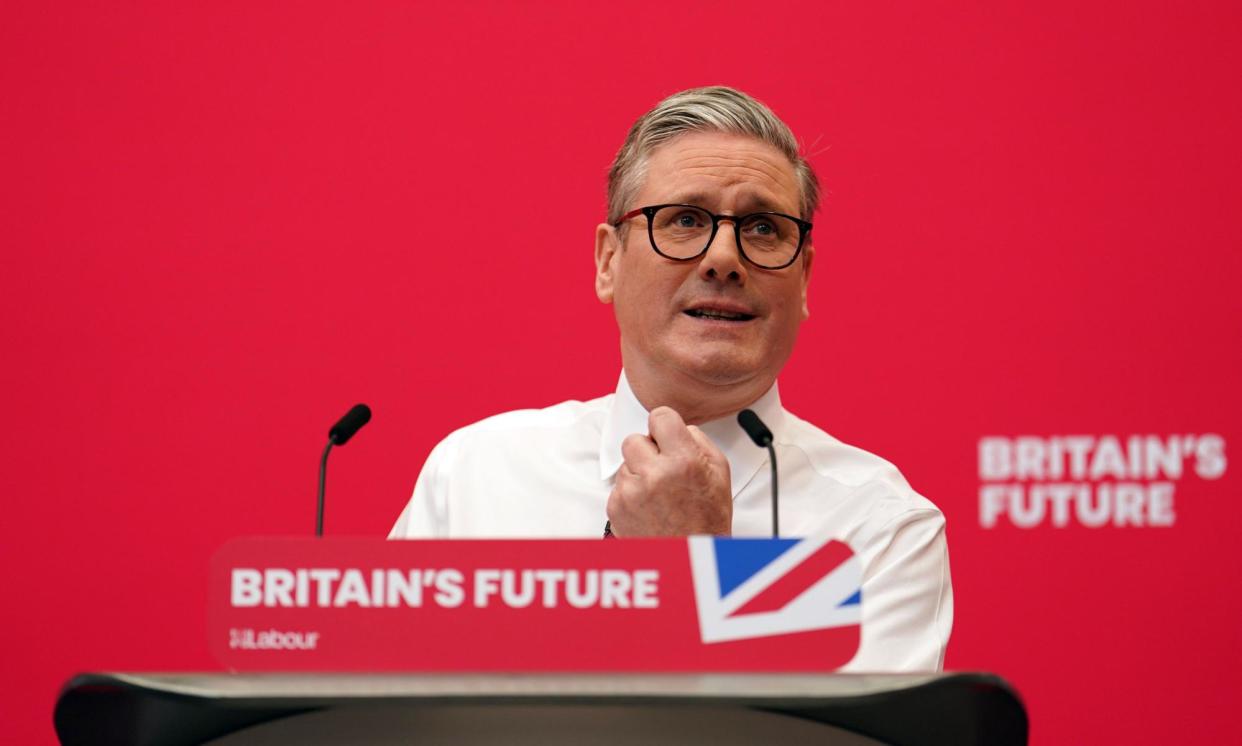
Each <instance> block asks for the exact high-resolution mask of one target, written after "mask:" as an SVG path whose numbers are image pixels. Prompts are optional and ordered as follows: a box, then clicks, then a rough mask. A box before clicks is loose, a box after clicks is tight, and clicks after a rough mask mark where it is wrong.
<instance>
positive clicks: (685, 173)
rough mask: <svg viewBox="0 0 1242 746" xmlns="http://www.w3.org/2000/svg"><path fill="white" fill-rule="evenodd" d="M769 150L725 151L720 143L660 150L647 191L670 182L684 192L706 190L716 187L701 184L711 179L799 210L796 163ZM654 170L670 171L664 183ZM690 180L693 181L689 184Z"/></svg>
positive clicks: (725, 187) (760, 201) (764, 201)
mask: <svg viewBox="0 0 1242 746" xmlns="http://www.w3.org/2000/svg"><path fill="white" fill-rule="evenodd" d="M766 151H767V149H766V148H755V149H754V150H753V151H750V152H746V153H741V154H731V153H721V152H720V150H719V148H718V147H707V146H699V147H695V146H689V147H686V146H683V147H682V149H681V150H679V151H664V152H662V153H656V154H655V155H654V157H653V158H652V160H651V163H650V166H652V167H653V168H651V169H650V170H648V173H647V176H648V178H647V180H646V181H647V183H646V184H645V186H644V191H648V190H650V189H659V188H660V187H662V186H667V187H669V188H670V190H672V191H675V192H676V193H680V194H690V193H699V194H704V193H707V192H710V191H714V189H710V188H708V189H705V188H703V187H702V186H701V185H702V183H703V182H704V181H708V182H715V184H716V185H718V186H715V189H719V190H722V191H726V192H727V191H730V190H731V189H732V188H733V187H742V188H743V190H742V195H741V196H742V198H743V200H744V201H748V202H753V203H757V204H765V205H770V206H774V207H777V208H780V209H785V210H787V211H788V210H794V211H796V210H797V205H798V199H799V197H798V195H799V191H798V185H797V179H796V177H795V176H794V174H793V167H792V164H789V163H788V159H787V158H785V156H784V154H782V153H778V152H766ZM653 172H666V173H665V174H662V175H663V178H662V179H661V180H660V181H661V182H662V183H661V184H660V185H656V184H655V183H653V182H652V180H651V178H650V177H651V176H653V175H655V174H653ZM687 181H689V182H692V183H689V184H687V183H686V182H687ZM693 182H698V184H695V183H693ZM747 187H749V189H747ZM746 192H751V194H746ZM781 195H786V196H787V198H788V199H782V198H781Z"/></svg>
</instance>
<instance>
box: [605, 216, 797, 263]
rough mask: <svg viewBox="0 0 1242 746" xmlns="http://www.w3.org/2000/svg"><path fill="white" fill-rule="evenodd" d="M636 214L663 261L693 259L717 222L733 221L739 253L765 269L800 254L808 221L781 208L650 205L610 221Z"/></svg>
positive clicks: (712, 234) (706, 243) (707, 242)
mask: <svg viewBox="0 0 1242 746" xmlns="http://www.w3.org/2000/svg"><path fill="white" fill-rule="evenodd" d="M639 215H645V216H647V237H648V238H649V239H651V248H653V249H655V252H656V253H657V254H659V255H660V256H662V257H664V258H666V259H673V260H676V261H679V262H684V261H689V260H690V259H697V258H698V257H700V256H702V255H703V254H705V253H706V252H707V248H708V247H709V246H711V245H712V241H714V240H715V239H716V231H717V230H719V229H720V221H722V220H728V221H729V222H731V223H733V236H734V238H735V239H736V240H737V251H738V253H739V254H741V255H742V257H743V258H745V259H746V261H748V262H750V263H751V264H753V265H755V266H756V267H761V268H763V269H784V268H785V267H788V266H789V265H791V264H793V263H794V260H795V259H797V258H798V254H800V253H801V252H802V244H803V243H804V242H805V241H806V237H807V234H808V233H810V232H811V224H810V223H808V222H806V221H805V220H799V219H798V218H795V217H793V216H792V215H785V214H783V213H779V212H752V213H750V214H748V215H715V214H713V213H710V212H708V211H707V210H704V209H703V208H702V207H698V206H696V205H650V206H648V207H640V208H638V209H637V210H631V211H630V212H627V213H626V214H624V215H622V216H621V219H620V220H618V221H617V222H616V223H614V224H613V225H615V226H617V227H620V226H621V224H622V223H624V222H625V221H627V220H629V219H630V218H635V217H638V216H639Z"/></svg>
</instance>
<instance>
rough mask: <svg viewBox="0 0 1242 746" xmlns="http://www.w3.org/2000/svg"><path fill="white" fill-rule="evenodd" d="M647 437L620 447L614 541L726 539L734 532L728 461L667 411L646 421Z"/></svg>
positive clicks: (611, 507)
mask: <svg viewBox="0 0 1242 746" xmlns="http://www.w3.org/2000/svg"><path fill="white" fill-rule="evenodd" d="M647 428H648V430H647V431H648V432H649V433H650V435H649V436H648V435H638V434H634V435H630V436H628V437H627V438H626V439H625V440H624V441H623V442H622V443H621V455H622V456H623V457H624V459H625V461H624V462H623V463H622V464H621V468H620V469H618V470H617V481H616V485H615V486H614V487H613V488H612V494H610V495H609V496H608V508H607V510H608V520H609V521H610V522H611V525H612V531H613V533H615V534H616V535H617V536H688V535H691V534H715V535H717V536H728V535H729V534H730V533H731V532H732V527H733V494H732V483H731V481H730V478H729V461H728V460H727V459H726V458H725V456H724V454H723V453H721V452H720V449H719V448H717V447H716V445H715V444H714V443H712V442H711V440H710V439H709V438H708V437H707V436H706V435H704V434H703V431H702V430H700V429H699V428H697V427H695V426H694V425H687V424H686V423H685V422H684V421H683V420H682V419H681V415H679V414H677V412H675V411H673V410H672V409H670V408H668V407H656V408H655V409H653V410H651V414H650V416H649V417H648V419H647Z"/></svg>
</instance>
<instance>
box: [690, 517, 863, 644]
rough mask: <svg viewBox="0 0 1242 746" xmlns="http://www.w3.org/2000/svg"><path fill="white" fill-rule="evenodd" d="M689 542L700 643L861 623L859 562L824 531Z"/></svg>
mask: <svg viewBox="0 0 1242 746" xmlns="http://www.w3.org/2000/svg"><path fill="white" fill-rule="evenodd" d="M689 542H690V565H691V568H692V571H693V573H694V592H695V600H696V602H697V606H698V612H699V631H700V633H701V634H702V639H703V642H704V643H716V642H724V641H728V640H744V639H749V638H755V637H768V636H771V635H780V634H788V633H792V632H809V631H812V630H821V629H831V628H835V627H848V626H858V625H860V624H861V623H862V590H861V584H862V566H861V564H860V563H859V561H858V558H857V557H855V556H854V554H853V553H852V552H851V551H850V550H849V547H847V546H846V545H844V544H842V543H841V542H839V541H833V540H831V539H829V538H827V537H819V538H809V539H718V538H714V537H710V536H695V537H691V538H690V539H689Z"/></svg>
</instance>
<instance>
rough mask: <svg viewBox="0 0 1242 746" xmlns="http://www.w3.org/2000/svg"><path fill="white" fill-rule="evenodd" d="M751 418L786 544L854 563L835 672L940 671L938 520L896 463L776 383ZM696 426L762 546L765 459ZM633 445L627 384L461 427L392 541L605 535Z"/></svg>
mask: <svg viewBox="0 0 1242 746" xmlns="http://www.w3.org/2000/svg"><path fill="white" fill-rule="evenodd" d="M751 409H753V410H754V411H755V412H756V413H757V414H758V415H759V417H760V418H761V419H762V420H763V422H764V423H765V424H766V425H767V426H768V427H769V428H770V429H771V430H772V434H773V436H774V443H775V446H776V452H777V465H778V469H779V471H780V474H779V477H780V530H781V531H780V532H781V536H782V537H785V536H788V537H798V536H808V535H811V534H822V533H824V532H831V533H832V535H833V536H834V537H836V538H839V539H841V540H842V541H844V542H846V543H847V544H849V546H850V547H851V548H852V549H853V550H854V552H855V554H857V555H858V556H859V558H860V559H861V560H862V564H863V586H862V588H863V590H862V598H863V604H862V608H863V625H862V641H861V645H860V647H859V651H858V654H857V655H856V656H855V657H854V659H853V660H852V661H850V663H849V664H848V665H847V666H846V667H845V668H843V669H842V670H843V671H850V672H860V671H886V672H887V671H938V670H940V669H941V668H942V667H943V665H944V651H945V646H946V645H947V643H948V640H949V631H950V629H951V627H952V626H953V590H952V585H951V583H950V580H949V556H948V548H947V545H946V543H945V534H944V516H943V515H941V513H940V511H939V510H938V509H937V508H936V506H935V505H933V504H932V503H931V502H930V501H928V500H927V499H926V498H924V497H922V496H921V495H919V494H918V493H916V492H915V491H914V490H913V489H911V487H910V485H909V484H907V483H906V480H905V479H904V478H903V477H902V476H901V473H900V472H898V471H897V469H896V467H894V466H893V465H892V464H890V463H888V462H887V461H885V460H884V459H881V458H879V457H878V456H874V455H872V454H870V453H867V452H866V451H863V450H860V449H858V448H854V447H853V446H848V445H846V444H844V443H842V442H840V441H839V440H837V439H836V438H833V437H832V436H831V435H828V434H827V433H825V432H823V431H822V430H820V429H818V428H816V427H815V426H813V425H811V424H809V423H807V422H804V421H803V420H800V419H798V418H797V417H796V416H794V415H793V414H792V413H790V412H788V411H786V410H785V409H784V408H783V407H782V406H781V403H780V395H779V393H778V391H777V387H776V386H775V385H773V386H772V388H771V390H769V391H768V393H766V394H764V396H763V397H762V398H761V399H760V400H759V401H757V402H755V404H753V405H752V406H751ZM700 427H701V429H702V430H703V432H704V433H706V434H707V436H708V437H710V438H711V439H712V442H714V443H715V444H716V446H717V447H719V448H720V450H721V451H722V452H723V453H724V455H725V457H726V458H728V460H729V472H730V477H731V479H732V482H733V535H734V536H770V535H771V530H772V508H771V502H770V501H771V493H770V490H771V487H770V484H771V476H770V468H769V467H768V453H767V449H765V448H759V447H757V446H755V444H754V443H753V442H751V440H750V439H749V438H748V437H747V435H746V433H745V432H744V431H743V430H742V429H741V427H739V426H738V424H737V421H736V419H735V418H733V417H728V418H724V419H720V420H714V421H712V422H708V423H706V424H703V425H700ZM631 433H642V434H646V433H647V410H645V409H644V408H643V406H642V404H641V403H639V401H638V399H637V398H636V397H635V396H634V393H633V392H632V391H631V390H630V387H629V384H628V382H627V381H626V379H625V375H624V374H622V376H621V380H620V382H619V383H618V385H617V391H616V393H615V394H610V395H608V396H604V397H600V398H599V399H592V400H591V401H587V402H579V401H568V402H564V403H561V404H557V405H555V406H552V407H548V408H547V409H538V410H522V411H517V412H507V413H505V414H500V415H497V416H495V417H489V418H488V419H485V420H483V421H481V422H477V423H475V424H473V425H469V426H467V427H464V428H462V429H460V430H458V431H456V432H454V433H452V434H451V435H449V436H448V437H447V438H445V439H444V440H443V441H442V442H441V443H440V444H439V445H437V446H436V447H435V449H433V450H432V452H431V455H430V456H428V457H427V463H426V464H425V465H424V466H423V471H422V473H421V474H420V475H419V477H418V483H417V484H416V485H415V487H414V495H413V497H411V498H410V502H409V503H408V504H407V505H406V507H405V510H403V511H402V512H401V516H400V517H399V518H398V519H397V523H396V525H395V526H393V529H392V533H391V534H390V535H389V538H392V539H429V538H454V539H458V538H460V539H466V538H489V539H499V538H531V537H539V538H597V537H601V536H602V534H603V528H604V521H605V520H606V518H607V516H606V514H605V506H606V504H607V502H608V495H609V493H610V492H611V491H612V487H613V483H614V481H615V478H616V473H617V469H618V468H619V467H620V466H621V463H622V460H623V459H622V456H621V441H622V440H624V438H625V437H626V436H627V435H630V434H631Z"/></svg>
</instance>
